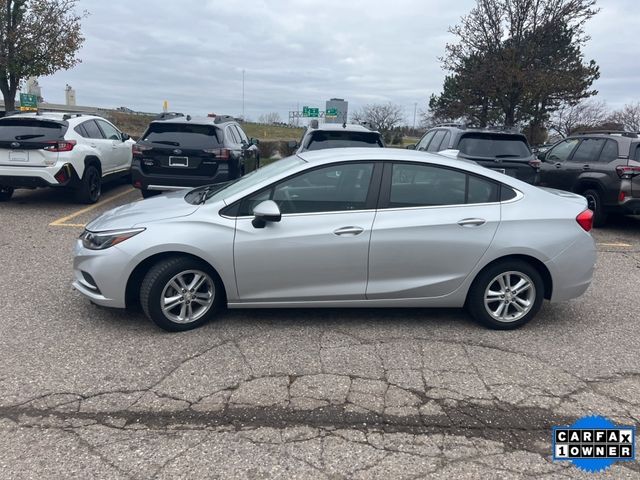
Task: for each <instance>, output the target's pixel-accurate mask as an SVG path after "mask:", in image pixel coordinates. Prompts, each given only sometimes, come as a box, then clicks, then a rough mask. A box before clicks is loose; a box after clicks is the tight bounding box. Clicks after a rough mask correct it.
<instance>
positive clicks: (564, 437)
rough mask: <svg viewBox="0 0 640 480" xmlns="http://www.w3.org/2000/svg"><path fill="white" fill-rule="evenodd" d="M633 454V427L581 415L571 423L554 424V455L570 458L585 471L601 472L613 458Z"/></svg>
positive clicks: (621, 459) (627, 457)
mask: <svg viewBox="0 0 640 480" xmlns="http://www.w3.org/2000/svg"><path fill="white" fill-rule="evenodd" d="M635 457H636V427H628V426H621V425H615V424H614V423H613V422H612V421H610V420H608V419H606V418H604V417H600V416H593V417H583V418H581V419H579V420H578V421H576V422H575V423H574V424H573V425H570V426H564V427H553V459H554V460H569V461H571V462H573V464H574V465H575V466H576V467H578V468H581V469H582V470H585V471H587V472H602V471H604V470H606V469H607V468H609V467H610V466H611V465H613V464H614V463H615V462H629V461H633V460H635Z"/></svg>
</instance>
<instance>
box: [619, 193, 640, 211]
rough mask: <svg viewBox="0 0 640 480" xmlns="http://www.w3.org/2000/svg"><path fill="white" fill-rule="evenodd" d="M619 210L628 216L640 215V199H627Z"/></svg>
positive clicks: (620, 205) (620, 204)
mask: <svg viewBox="0 0 640 480" xmlns="http://www.w3.org/2000/svg"><path fill="white" fill-rule="evenodd" d="M618 208H619V209H621V210H622V211H623V212H624V213H626V214H628V215H640V198H629V197H627V198H626V199H625V200H624V202H622V203H619V204H618Z"/></svg>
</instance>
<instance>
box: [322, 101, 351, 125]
mask: <svg viewBox="0 0 640 480" xmlns="http://www.w3.org/2000/svg"><path fill="white" fill-rule="evenodd" d="M332 111H335V113H336V115H335V116H334V115H329V112H332ZM348 119H349V102H346V101H345V100H344V98H332V99H331V100H327V103H326V106H325V116H324V121H325V123H346V122H347V121H348Z"/></svg>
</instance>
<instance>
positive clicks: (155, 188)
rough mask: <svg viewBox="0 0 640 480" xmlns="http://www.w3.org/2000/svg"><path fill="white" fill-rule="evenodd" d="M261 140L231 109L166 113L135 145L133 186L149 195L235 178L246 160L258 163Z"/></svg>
mask: <svg viewBox="0 0 640 480" xmlns="http://www.w3.org/2000/svg"><path fill="white" fill-rule="evenodd" d="M257 144H258V141H257V140H255V139H253V138H252V139H249V137H247V135H246V133H245V132H244V130H242V127H241V126H240V124H239V123H238V122H236V121H235V120H234V119H233V118H232V117H230V116H228V115H222V116H221V115H218V116H216V117H215V118H212V117H205V118H195V117H191V116H190V115H187V116H185V115H183V114H181V113H168V114H164V115H161V116H160V117H159V118H158V119H157V120H154V121H153V122H151V123H150V124H149V126H148V127H147V130H146V131H145V132H144V134H143V135H142V137H141V138H140V140H138V142H137V143H136V144H135V145H134V147H133V166H132V174H131V177H132V181H133V186H134V187H136V188H139V189H140V191H141V193H142V196H143V197H144V198H148V197H151V196H153V195H158V194H160V193H162V192H163V191H167V190H179V189H184V188H193V187H198V186H201V185H207V184H212V183H220V182H226V181H229V180H233V179H236V178H238V177H240V176H242V175H243V174H244V168H245V162H246V161H247V160H249V159H252V160H253V161H255V162H256V164H257V163H259V159H260V157H259V153H258V147H257Z"/></svg>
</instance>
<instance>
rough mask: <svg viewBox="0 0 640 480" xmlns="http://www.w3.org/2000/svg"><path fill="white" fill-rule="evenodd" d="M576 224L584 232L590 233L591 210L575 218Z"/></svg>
mask: <svg viewBox="0 0 640 480" xmlns="http://www.w3.org/2000/svg"><path fill="white" fill-rule="evenodd" d="M576 222H578V225H580V226H581V227H582V229H583V230H584V231H585V232H590V231H591V229H592V228H593V212H592V211H591V210H585V211H584V212H582V213H581V214H580V215H578V216H577V217H576Z"/></svg>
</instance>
